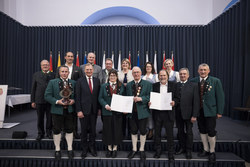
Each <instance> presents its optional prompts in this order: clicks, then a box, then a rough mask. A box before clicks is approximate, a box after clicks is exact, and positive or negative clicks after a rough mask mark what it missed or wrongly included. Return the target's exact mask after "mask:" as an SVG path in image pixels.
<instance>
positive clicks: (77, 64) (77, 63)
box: [76, 52, 80, 67]
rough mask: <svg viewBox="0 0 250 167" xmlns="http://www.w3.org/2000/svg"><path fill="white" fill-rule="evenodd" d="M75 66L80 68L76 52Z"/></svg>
mask: <svg viewBox="0 0 250 167" xmlns="http://www.w3.org/2000/svg"><path fill="white" fill-rule="evenodd" d="M76 66H77V67H80V63H79V56H78V52H77V53H76Z"/></svg>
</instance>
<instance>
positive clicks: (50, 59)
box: [49, 51, 53, 72]
mask: <svg viewBox="0 0 250 167" xmlns="http://www.w3.org/2000/svg"><path fill="white" fill-rule="evenodd" d="M49 71H50V72H53V64H52V51H50V56H49Z"/></svg>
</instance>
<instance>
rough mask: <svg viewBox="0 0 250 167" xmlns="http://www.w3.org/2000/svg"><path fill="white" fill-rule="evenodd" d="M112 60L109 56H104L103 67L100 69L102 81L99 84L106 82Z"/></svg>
mask: <svg viewBox="0 0 250 167" xmlns="http://www.w3.org/2000/svg"><path fill="white" fill-rule="evenodd" d="M112 66H113V60H112V59H111V58H106V60H105V69H103V70H102V82H101V84H104V83H107V81H108V74H109V71H111V70H112V69H113V68H112Z"/></svg>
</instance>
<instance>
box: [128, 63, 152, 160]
mask: <svg viewBox="0 0 250 167" xmlns="http://www.w3.org/2000/svg"><path fill="white" fill-rule="evenodd" d="M132 75H133V77H134V80H133V81H131V82H129V83H128V84H127V86H126V91H127V96H134V105H133V110H132V114H129V115H128V116H129V125H130V132H131V139H132V145H133V148H132V151H131V152H130V153H129V154H128V158H129V159H132V158H134V156H135V154H136V152H137V140H138V131H140V149H139V150H140V159H141V160H143V161H144V160H145V159H146V154H145V151H144V146H145V142H146V133H147V122H148V117H149V115H150V113H149V108H148V102H149V96H150V92H151V91H152V84H151V83H150V82H148V81H145V80H142V79H141V75H142V72H141V69H140V68H139V67H136V66H135V67H133V69H132Z"/></svg>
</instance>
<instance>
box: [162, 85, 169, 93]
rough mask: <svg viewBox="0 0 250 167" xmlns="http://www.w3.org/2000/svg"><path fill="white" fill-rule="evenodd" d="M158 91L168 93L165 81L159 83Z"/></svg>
mask: <svg viewBox="0 0 250 167" xmlns="http://www.w3.org/2000/svg"><path fill="white" fill-rule="evenodd" d="M160 93H161V94H162V93H168V83H166V84H165V85H163V84H161V83H160Z"/></svg>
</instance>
